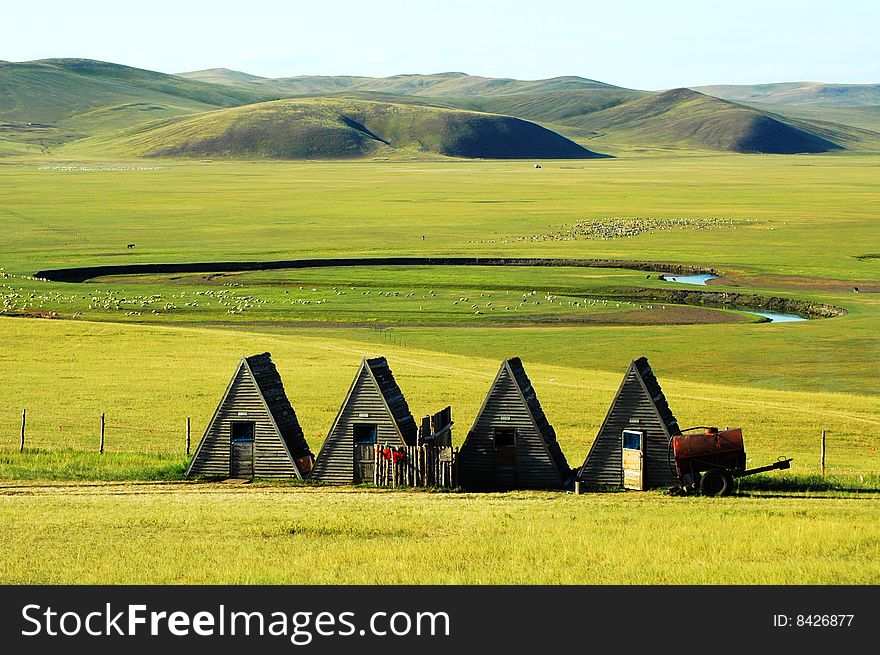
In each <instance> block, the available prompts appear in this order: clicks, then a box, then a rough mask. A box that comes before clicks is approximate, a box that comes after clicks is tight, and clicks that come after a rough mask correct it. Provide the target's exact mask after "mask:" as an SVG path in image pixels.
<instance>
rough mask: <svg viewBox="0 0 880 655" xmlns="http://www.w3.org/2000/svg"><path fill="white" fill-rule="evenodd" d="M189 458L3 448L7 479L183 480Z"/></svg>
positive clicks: (0, 471)
mask: <svg viewBox="0 0 880 655" xmlns="http://www.w3.org/2000/svg"><path fill="white" fill-rule="evenodd" d="M187 463H188V460H187V458H185V457H179V456H175V455H169V454H166V453H104V454H103V455H102V454H99V453H89V452H83V451H77V450H69V449H65V450H25V452H23V453H19V452H18V451H3V450H0V479H3V480H58V481H61V480H101V481H109V480H114V481H126V480H179V479H182V478H183V473H184V471H185V470H186V466H187Z"/></svg>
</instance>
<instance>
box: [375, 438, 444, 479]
mask: <svg viewBox="0 0 880 655" xmlns="http://www.w3.org/2000/svg"><path fill="white" fill-rule="evenodd" d="M375 455H376V460H375V466H374V469H373V483H374V484H376V486H380V487H445V488H447V489H451V488H453V487H455V485H456V484H457V482H458V481H457V480H456V476H455V462H456V460H457V459H458V448H452V447H450V446H404V447H400V448H386V447H384V446H380V445H377V446H376V453H375Z"/></svg>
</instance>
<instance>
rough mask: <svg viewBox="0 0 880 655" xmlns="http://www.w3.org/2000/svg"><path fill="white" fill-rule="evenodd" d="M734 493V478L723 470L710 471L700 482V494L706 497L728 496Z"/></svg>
mask: <svg viewBox="0 0 880 655" xmlns="http://www.w3.org/2000/svg"><path fill="white" fill-rule="evenodd" d="M731 491H733V476H731V475H730V473H728V472H727V471H724V470H721V469H710V470H708V471H706V472H705V473H704V474H703V478H702V479H701V480H700V492H701V493H702V494H703V495H704V496H728V495H730V492H731Z"/></svg>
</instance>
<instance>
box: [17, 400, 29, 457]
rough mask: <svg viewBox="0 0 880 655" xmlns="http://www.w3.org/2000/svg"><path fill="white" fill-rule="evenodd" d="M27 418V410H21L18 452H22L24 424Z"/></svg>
mask: <svg viewBox="0 0 880 655" xmlns="http://www.w3.org/2000/svg"><path fill="white" fill-rule="evenodd" d="M26 418H27V410H26V409H23V410H21V445H20V446H19V447H18V452H20V453H23V452H24V422H25V419H26Z"/></svg>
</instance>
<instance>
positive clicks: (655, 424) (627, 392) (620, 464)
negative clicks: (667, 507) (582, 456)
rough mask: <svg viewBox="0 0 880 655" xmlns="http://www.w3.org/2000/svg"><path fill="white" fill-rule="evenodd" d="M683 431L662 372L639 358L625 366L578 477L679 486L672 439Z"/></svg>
mask: <svg viewBox="0 0 880 655" xmlns="http://www.w3.org/2000/svg"><path fill="white" fill-rule="evenodd" d="M679 432H680V429H679V427H678V421H676V420H675V416H673V414H672V410H671V409H669V403H667V402H666V396H664V395H663V390H662V389H661V388H660V383H659V382H658V381H657V377H656V376H655V375H654V372H653V371H652V370H651V366H650V365H649V364H648V360H647V358H645V357H640V358H639V359H636V360H634V361H633V362H632V363H631V364H630V365H629V368H627V370H626V375H624V377H623V381H622V382H621V383H620V388H619V389H618V390H617V394H616V395H615V396H614V400H613V401H612V403H611V408H610V409H609V410H608V414H607V415H606V416H605V421H604V422H603V423H602V428H601V429H600V430H599V434H598V436H597V437H596V440H595V441H594V442H593V445H592V447H591V448H590V452H589V454H588V455H587V459H586V460H585V461H584V464H583V466H582V467H581V468H580V471H579V472H578V478H577V479H578V482H580V483H581V484H582V485H583V486H585V487H623V488H626V489H651V488H656V487H664V486H671V485H675V484H677V483H678V478H677V477H676V475H675V472H674V470H673V467H672V466H671V465H670V454H669V440H670V438H671V437H672V436H673V435H676V434H679Z"/></svg>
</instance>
